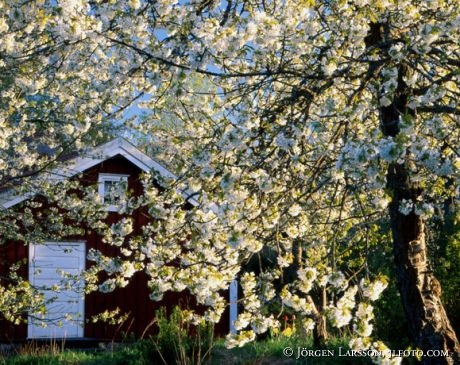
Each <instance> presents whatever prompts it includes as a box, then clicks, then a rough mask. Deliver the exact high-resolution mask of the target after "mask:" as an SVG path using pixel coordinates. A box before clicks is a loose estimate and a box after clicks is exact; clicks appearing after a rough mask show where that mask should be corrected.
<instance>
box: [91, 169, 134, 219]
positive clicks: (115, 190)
mask: <svg viewBox="0 0 460 365" xmlns="http://www.w3.org/2000/svg"><path fill="white" fill-rule="evenodd" d="M128 176H129V175H119V174H99V180H98V183H99V195H100V196H101V199H102V202H103V203H104V205H105V206H106V209H107V210H108V211H110V212H117V211H118V210H119V209H120V204H121V203H122V202H123V200H124V199H125V197H126V191H127V190H128Z"/></svg>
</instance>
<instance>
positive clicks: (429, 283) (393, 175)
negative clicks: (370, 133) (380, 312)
mask: <svg viewBox="0 0 460 365" xmlns="http://www.w3.org/2000/svg"><path fill="white" fill-rule="evenodd" d="M403 76H404V67H403V66H401V67H400V70H399V78H398V87H397V90H396V93H395V96H394V99H393V102H392V104H391V105H389V106H388V107H382V108H380V119H381V129H382V132H383V133H384V135H386V136H391V137H395V136H396V135H398V134H399V133H400V131H399V120H400V117H402V116H403V115H406V116H407V115H410V116H411V117H413V118H415V117H416V115H415V113H414V112H413V111H411V110H410V109H409V108H408V107H407V99H408V88H407V85H405V83H404V81H403ZM414 167H415V166H413V163H412V162H411V161H410V159H409V157H408V156H407V157H406V159H405V161H403V162H401V163H398V162H393V163H391V164H390V165H389V167H388V172H387V187H388V189H389V190H390V192H391V194H392V198H393V199H392V203H391V204H390V208H389V209H390V218H391V229H392V234H393V250H394V262H395V269H396V278H397V284H398V289H399V292H400V294H401V300H402V304H403V308H404V311H405V314H406V317H407V319H408V322H409V326H410V328H409V330H410V333H411V334H412V337H413V340H414V343H415V345H416V346H417V347H418V348H419V349H421V350H423V351H424V352H425V353H426V351H428V350H443V351H449V356H447V357H446V356H437V357H423V360H422V363H423V364H430V365H431V364H460V344H459V342H458V339H457V337H456V334H455V332H454V330H453V328H452V326H451V324H450V322H449V319H448V317H447V314H446V312H445V310H444V307H443V305H442V303H441V285H440V283H439V281H438V280H437V279H436V278H435V276H434V274H433V271H432V269H431V267H430V263H429V260H428V252H427V244H426V235H425V234H426V229H427V228H426V226H425V222H424V221H423V219H422V218H421V217H420V216H418V215H417V214H416V213H415V212H414V211H412V212H411V213H409V214H408V215H404V214H402V213H401V212H400V209H399V208H400V205H401V202H402V201H403V200H408V201H411V202H413V203H415V202H420V199H421V196H422V189H421V188H420V186H419V185H418V183H416V182H414V181H411V178H410V176H411V170H413V169H414Z"/></svg>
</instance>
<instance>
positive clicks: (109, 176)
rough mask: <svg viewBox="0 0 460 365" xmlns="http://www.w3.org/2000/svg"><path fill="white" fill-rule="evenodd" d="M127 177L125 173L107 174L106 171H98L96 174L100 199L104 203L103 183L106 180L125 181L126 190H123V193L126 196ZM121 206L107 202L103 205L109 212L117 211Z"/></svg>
mask: <svg viewBox="0 0 460 365" xmlns="http://www.w3.org/2000/svg"><path fill="white" fill-rule="evenodd" d="M128 177H129V175H126V174H107V173H100V174H99V176H98V193H99V196H100V197H101V201H102V203H103V204H104V203H105V195H106V193H107V192H106V191H105V183H106V182H116V183H119V182H125V183H126V191H125V192H124V195H125V196H126V193H127V190H128ZM120 208H122V207H121V206H119V205H114V204H107V205H104V209H105V210H107V211H109V212H118V211H119V210H120Z"/></svg>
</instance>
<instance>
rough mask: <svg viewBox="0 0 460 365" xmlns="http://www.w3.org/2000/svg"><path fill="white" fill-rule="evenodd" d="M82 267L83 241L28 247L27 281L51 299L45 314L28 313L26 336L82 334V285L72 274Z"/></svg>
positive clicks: (83, 265)
mask: <svg viewBox="0 0 460 365" xmlns="http://www.w3.org/2000/svg"><path fill="white" fill-rule="evenodd" d="M84 268H85V242H47V243H45V244H37V245H35V244H31V245H30V246H29V281H30V283H31V284H32V285H33V286H35V287H37V288H39V289H40V290H42V292H43V293H44V295H45V298H46V299H52V301H51V302H50V303H48V304H47V305H46V308H47V314H46V315H44V316H43V315H41V314H34V313H31V314H30V315H29V322H28V323H29V324H28V337H29V338H75V337H83V323H84V308H85V305H84V292H83V285H82V282H81V281H76V280H73V279H72V275H78V274H80V273H81V272H82V271H83V270H84ZM44 325H46V326H44Z"/></svg>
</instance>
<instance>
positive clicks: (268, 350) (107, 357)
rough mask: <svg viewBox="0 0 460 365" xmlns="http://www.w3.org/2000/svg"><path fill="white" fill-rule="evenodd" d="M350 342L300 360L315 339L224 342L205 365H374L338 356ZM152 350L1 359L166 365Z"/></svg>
mask: <svg viewBox="0 0 460 365" xmlns="http://www.w3.org/2000/svg"><path fill="white" fill-rule="evenodd" d="M346 342H347V341H346V340H344V339H335V340H332V341H331V342H330V344H329V345H328V347H327V349H328V350H331V351H333V352H334V354H335V356H322V357H320V356H308V357H300V358H299V359H297V360H296V357H297V354H298V348H300V349H303V348H306V349H310V350H311V349H312V342H311V339H309V338H305V337H302V338H301V337H298V336H292V337H282V336H280V337H276V338H268V339H265V340H260V341H257V342H254V343H250V344H247V345H246V346H244V347H241V348H234V349H226V348H225V346H224V341H223V340H219V341H217V342H216V345H215V347H214V349H213V352H212V356H211V358H210V359H209V360H208V361H207V362H205V363H204V365H289V364H296V365H297V364H298V365H307V364H308V365H348V364H362V365H365V364H371V361H370V359H366V358H356V357H340V356H338V351H339V347H342V348H344V349H343V350H342V352H345V351H346V350H345V348H347V344H346ZM151 346H152V344H151V342H149V341H139V342H136V343H132V344H126V345H124V346H121V347H120V348H119V349H117V350H114V351H100V350H99V351H97V350H92V351H83V350H67V349H66V350H64V349H60V348H57V347H52V346H48V347H46V348H39V347H37V346H29V347H25V348H23V349H22V350H20V351H19V352H18V354H16V355H13V356H8V357H3V358H2V357H0V365H109V364H110V365H156V364H158V365H163V362H162V361H161V359H160V358H159V356H155V355H154V351H153V350H152V347H151ZM286 347H290V348H292V349H293V351H294V353H293V355H292V356H291V357H286V356H284V355H283V350H284V349H285V348H286ZM329 354H330V353H329ZM168 365H175V364H168ZM188 365H189V364H188ZM190 365H191V364H190Z"/></svg>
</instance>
